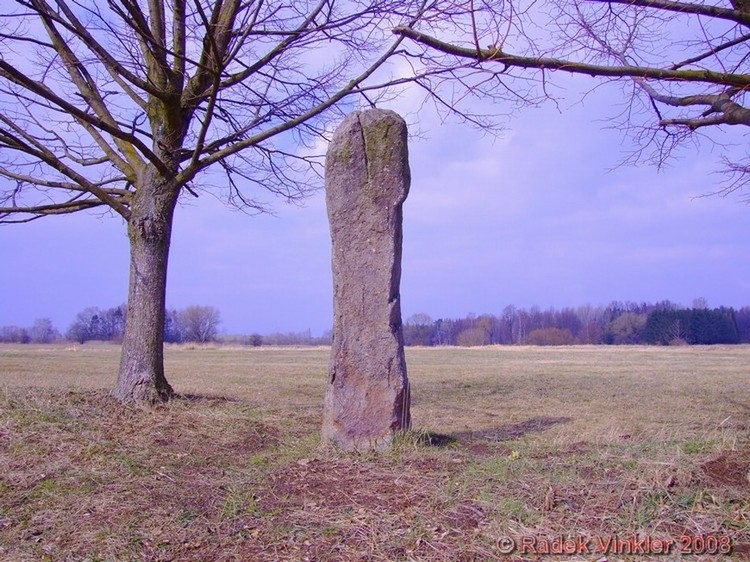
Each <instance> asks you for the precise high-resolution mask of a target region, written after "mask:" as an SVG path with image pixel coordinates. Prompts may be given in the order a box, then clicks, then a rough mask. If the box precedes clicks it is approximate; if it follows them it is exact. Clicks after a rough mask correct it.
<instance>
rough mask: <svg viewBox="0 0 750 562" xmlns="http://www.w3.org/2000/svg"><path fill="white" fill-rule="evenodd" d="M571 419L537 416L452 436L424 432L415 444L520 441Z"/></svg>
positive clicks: (445, 445) (442, 445)
mask: <svg viewBox="0 0 750 562" xmlns="http://www.w3.org/2000/svg"><path fill="white" fill-rule="evenodd" d="M571 421H573V418H567V417H552V416H539V417H536V418H531V419H528V420H525V421H522V422H519V423H514V424H510V425H504V426H501V427H494V428H490V429H483V430H481V431H462V432H459V433H454V434H452V435H446V434H444V433H433V432H430V431H426V432H424V433H421V434H420V435H419V436H418V437H417V442H418V443H419V444H420V445H422V446H424V447H449V446H451V445H455V444H456V443H459V442H462V441H464V442H466V441H474V442H476V441H491V442H495V443H501V442H503V441H512V440H513V439H520V438H521V437H523V436H525V435H527V434H528V433H541V432H542V431H546V430H548V429H549V428H551V427H553V426H555V425H559V424H562V423H570V422H571Z"/></svg>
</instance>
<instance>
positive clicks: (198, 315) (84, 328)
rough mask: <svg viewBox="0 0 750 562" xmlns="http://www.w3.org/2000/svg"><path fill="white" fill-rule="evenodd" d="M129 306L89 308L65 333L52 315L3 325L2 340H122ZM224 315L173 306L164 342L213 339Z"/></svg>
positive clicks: (206, 309)
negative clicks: (28, 322)
mask: <svg viewBox="0 0 750 562" xmlns="http://www.w3.org/2000/svg"><path fill="white" fill-rule="evenodd" d="M126 316H127V307H126V306H125V305H124V304H123V305H120V306H115V307H112V308H106V309H100V308H97V307H95V306H92V307H89V308H85V309H84V310H82V311H81V312H79V313H78V314H77V315H76V318H75V320H74V321H73V323H72V324H71V325H70V327H69V328H68V329H67V331H66V332H65V333H64V334H61V333H60V332H59V331H58V330H57V328H55V326H54V325H53V324H52V321H51V320H50V319H49V318H40V319H38V320H36V321H35V322H34V325H33V326H31V327H29V328H21V327H18V326H3V327H0V342H5V343H51V342H54V341H58V340H63V339H65V340H68V341H71V342H77V343H85V342H87V341H110V342H117V343H120V342H122V337H123V334H124V332H125V318H126ZM219 324H221V315H220V314H219V311H218V310H217V309H216V308H214V307H212V306H188V307H187V308H185V309H183V310H176V309H170V310H167V312H166V317H165V319H164V341H165V342H168V343H182V342H201V343H206V342H212V341H215V340H216V338H217V336H218V334H219Z"/></svg>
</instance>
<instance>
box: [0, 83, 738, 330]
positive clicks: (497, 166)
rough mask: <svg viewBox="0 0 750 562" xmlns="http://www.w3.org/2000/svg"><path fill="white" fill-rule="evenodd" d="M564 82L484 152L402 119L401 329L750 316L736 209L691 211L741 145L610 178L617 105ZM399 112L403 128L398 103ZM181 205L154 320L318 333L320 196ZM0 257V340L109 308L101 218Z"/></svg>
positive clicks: (609, 93) (17, 245)
mask: <svg viewBox="0 0 750 562" xmlns="http://www.w3.org/2000/svg"><path fill="white" fill-rule="evenodd" d="M564 83H565V84H567V86H568V88H569V89H570V91H569V93H568V94H567V95H565V96H563V98H562V101H561V104H560V108H561V110H562V112H560V111H558V110H557V109H556V108H555V107H554V106H553V105H551V104H550V105H547V106H543V107H541V108H530V109H527V110H524V111H523V112H522V113H521V114H519V115H517V116H516V117H515V118H513V119H511V120H510V121H508V123H507V129H506V131H505V133H504V134H503V135H502V136H501V137H500V138H499V139H493V138H492V137H489V136H483V135H481V134H480V133H478V132H477V131H475V130H472V129H469V128H466V127H465V126H460V125H457V124H455V123H454V124H451V123H448V124H441V123H440V121H439V119H438V118H437V117H436V116H435V115H434V114H432V113H431V112H430V111H428V110H425V111H424V112H423V113H422V114H420V116H419V121H420V123H419V125H420V129H421V130H422V133H423V135H422V136H423V137H425V138H420V139H414V140H413V141H412V143H411V145H410V152H411V155H410V161H411V169H412V186H411V193H410V195H409V198H408V199H407V202H406V204H405V207H404V209H405V218H404V221H405V224H404V257H403V276H402V309H403V316H404V318H405V319H406V318H408V317H409V316H410V315H412V314H414V313H417V312H424V313H427V314H429V315H431V316H432V317H433V318H440V317H458V316H464V315H466V314H468V313H471V312H473V313H476V314H481V313H494V314H499V313H500V312H501V311H502V309H503V308H504V307H505V306H506V305H508V304H514V305H516V306H524V307H529V306H532V305H538V306H540V307H542V308H547V307H550V306H553V307H557V308H560V307H565V306H578V305H583V304H586V303H589V304H592V305H599V304H607V303H609V302H610V301H612V300H632V301H650V302H654V301H658V300H663V299H670V300H672V301H675V302H677V303H680V304H684V305H690V304H691V303H692V301H693V299H694V298H696V297H703V298H705V299H707V300H708V303H709V305H710V306H719V305H727V306H741V305H746V304H750V244H748V240H749V239H750V236H748V234H750V221H749V220H748V217H749V215H750V207H748V206H747V205H745V204H744V203H742V201H741V200H740V199H739V198H738V197H728V198H718V197H709V198H696V196H699V195H701V194H705V193H708V192H711V191H712V190H714V189H716V187H717V182H718V181H720V180H721V177H720V176H717V175H716V174H715V170H717V168H718V167H719V166H718V159H719V157H720V155H722V154H727V155H730V156H731V155H739V154H745V152H744V150H745V149H744V148H743V146H742V140H743V137H742V134H743V131H728V132H726V133H724V132H717V135H718V137H719V138H721V139H722V140H725V141H726V142H729V143H731V142H734V143H735V145H734V146H729V147H725V148H715V147H712V145H710V144H708V143H704V145H702V146H701V149H700V150H699V151H698V150H687V151H684V152H682V153H681V157H680V158H678V159H674V160H672V161H671V166H670V167H669V168H668V169H665V170H662V171H661V172H659V171H657V170H656V169H655V168H653V167H648V166H645V165H643V166H639V167H633V166H625V167H616V166H617V164H618V162H619V161H620V160H621V159H622V158H623V157H624V156H625V154H626V152H627V151H628V150H629V149H632V148H633V147H632V145H631V144H629V143H628V141H627V140H625V139H624V136H623V134H622V132H621V131H618V130H612V129H608V128H607V126H608V124H610V123H611V121H610V119H611V118H612V117H614V116H615V115H616V114H617V108H616V107H614V104H615V103H617V102H620V101H622V98H621V93H620V91H619V89H617V88H602V89H600V90H598V91H597V92H595V93H594V94H592V95H590V96H588V97H587V98H586V101H585V103H580V95H579V90H580V88H583V87H584V86H583V84H584V79H575V80H574V79H570V80H565V81H564ZM401 104H402V105H396V106H395V107H396V109H399V110H402V112H408V111H409V109H410V106H409V103H408V100H406V101H404V102H401ZM497 109H498V110H499V111H502V108H497ZM409 119H410V120H411V121H413V120H414V119H415V117H414V116H413V115H412V116H411V117H409ZM613 168H614V169H613ZM187 203H189V206H188V205H183V206H181V207H180V208H178V210H177V213H176V219H175V226H174V236H173V242H172V252H171V257H170V268H169V281H168V289H167V301H168V306H169V307H175V308H183V307H185V306H188V305H191V304H200V305H212V306H215V307H217V308H218V309H219V310H220V311H221V315H222V319H223V324H222V329H223V331H224V332H226V333H230V334H237V333H252V332H259V333H270V332H274V331H285V332H286V331H302V330H306V329H311V330H312V332H313V334H320V333H322V332H323V331H324V330H326V329H328V328H329V327H330V324H331V318H332V293H331V272H330V237H329V232H328V222H327V217H326V210H325V202H324V197H323V193H322V192H319V193H318V194H317V195H315V196H313V197H312V198H310V199H309V200H308V201H307V202H306V204H305V206H304V207H297V206H290V205H286V204H284V203H282V202H279V204H278V205H276V211H277V213H276V216H252V217H251V216H247V215H244V214H242V213H239V212H237V211H232V210H231V209H229V208H227V207H226V206H225V205H224V204H222V203H221V202H220V201H218V200H216V199H215V198H212V197H211V196H202V197H201V198H200V199H198V200H192V201H189V202H187ZM0 255H1V256H2V263H3V268H2V274H0V295H2V296H1V297H0V325H10V324H15V325H21V326H28V325H31V324H32V323H33V321H34V319H36V318H40V317H50V318H51V319H52V320H53V321H54V323H55V325H56V326H57V327H58V328H59V329H60V330H62V331H64V330H65V329H67V327H68V326H69V325H70V323H71V322H72V321H73V319H74V317H75V315H76V313H77V312H78V311H80V310H82V309H83V308H85V307H87V306H99V307H101V308H106V307H111V306H115V305H117V304H120V303H123V302H125V301H126V299H127V280H128V245H127V238H126V233H125V227H124V224H123V223H122V221H121V220H120V219H119V218H111V217H103V218H102V217H97V216H95V215H78V216H68V217H60V218H58V217H50V218H46V219H42V220H39V221H35V222H33V223H30V224H26V225H11V226H0Z"/></svg>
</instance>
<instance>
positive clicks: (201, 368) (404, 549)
mask: <svg viewBox="0 0 750 562" xmlns="http://www.w3.org/2000/svg"><path fill="white" fill-rule="evenodd" d="M118 359H119V348H118V347H116V346H111V345H91V344H86V345H84V346H67V347H66V346H41V345H39V346H34V345H30V346H13V345H0V560H3V561H5V560H8V561H26V560H29V561H32V560H33V561H37V560H50V561H58V560H62V561H68V560H70V561H73V560H76V561H84V560H85V561H95V560H107V561H110V560H111V561H131V560H132V561H136V560H138V561H143V560H147V561H171V560H174V561H214V560H222V561H229V560H233V561H235V560H236V561H256V560H258V561H265V560H290V561H291V560H310V561H313V560H316V561H323V560H330V561H338V560H340V561H348V560H372V561H390V560H425V561H446V562H447V561H468V560H518V561H520V560H537V559H544V558H546V557H547V555H546V554H544V552H545V548H547V549H552V550H554V549H556V548H557V549H561V550H568V551H569V552H567V554H566V555H563V556H555V557H554V558H553V559H554V560H561V561H562V560H565V561H567V560H591V561H593V560H601V559H603V558H606V559H607V560H609V561H613V560H618V561H619V560H648V559H654V560H676V559H690V560H716V559H720V558H724V557H727V558H728V559H742V558H747V557H750V346H726V347H724V346H716V347H668V348H662V347H658V348H657V347H564V348H532V347H489V348H465V349H459V348H438V349H419V348H417V349H408V350H407V361H408V368H409V375H410V379H411V381H412V386H413V419H414V431H413V432H412V433H411V434H409V435H407V436H404V438H403V439H401V440H400V441H399V443H398V444H397V446H396V447H394V448H393V450H392V451H390V452H388V453H385V454H381V455H344V454H339V453H337V452H335V451H331V450H327V449H324V448H322V447H321V446H320V444H319V440H318V429H319V424H320V413H321V404H322V400H323V392H324V387H325V378H326V371H327V362H328V350H327V349H325V348H311V349H268V348H231V347H218V346H217V347H211V346H209V347H189V346H183V347H168V348H167V350H166V366H167V373H168V378H169V380H170V382H171V384H172V386H173V387H174V388H175V390H176V391H177V392H178V393H179V394H180V397H178V398H177V399H175V400H173V401H172V402H171V403H170V404H169V405H166V406H163V407H157V408H154V409H137V408H131V407H125V406H122V405H120V404H118V403H116V402H114V401H113V400H111V399H110V398H109V397H108V395H107V389H108V388H109V387H110V386H111V385H112V384H113V383H114V376H115V373H116V370H117V363H118ZM613 537H616V538H617V539H619V541H620V542H616V541H613V540H610V539H612V538H613ZM565 538H567V539H570V540H572V541H573V542H568V543H564V542H563V540H562V539H565ZM608 540H610V542H607V541H608ZM511 541H513V543H515V546H514V544H513V543H511ZM644 541H646V542H644ZM670 541H671V542H670ZM730 546H731V548H732V553H731V554H728V555H727V554H726V551H727V550H728V549H729V547H730ZM660 549H661V550H665V549H666V550H669V553H668V554H662V553H660V552H659V550H660ZM534 550H536V552H534ZM685 554H689V555H688V556H687V558H685V557H684V555H685Z"/></svg>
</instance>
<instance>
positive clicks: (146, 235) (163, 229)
mask: <svg viewBox="0 0 750 562" xmlns="http://www.w3.org/2000/svg"><path fill="white" fill-rule="evenodd" d="M152 174H153V175H155V174H154V173H153V172H152ZM153 175H152V177H153ZM144 183H145V184H146V185H145V186H143V187H141V188H140V189H139V190H138V192H137V194H136V196H135V200H134V201H133V206H132V209H131V217H130V220H129V221H128V237H129V239H130V288H129V292H128V314H127V319H126V321H125V334H124V338H123V343H122V356H121V359H120V371H119V375H118V378H117V385H116V386H115V388H114V390H113V391H112V394H113V395H114V396H115V398H117V399H118V400H120V401H122V402H135V403H149V404H153V403H156V402H164V401H167V400H169V398H170V397H171V395H172V392H173V391H172V387H171V386H170V385H169V383H168V382H167V379H166V377H165V376H164V311H165V305H166V286H167V261H168V257H169V243H170V239H171V235H172V218H173V216H174V208H175V204H176V202H177V194H178V193H179V190H175V189H174V188H173V187H172V186H169V185H167V182H164V181H163V180H162V181H159V180H158V179H157V178H153V179H152V180H151V181H148V180H147V181H145V182H144ZM149 184H150V185H149ZM144 187H145V189H144Z"/></svg>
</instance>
